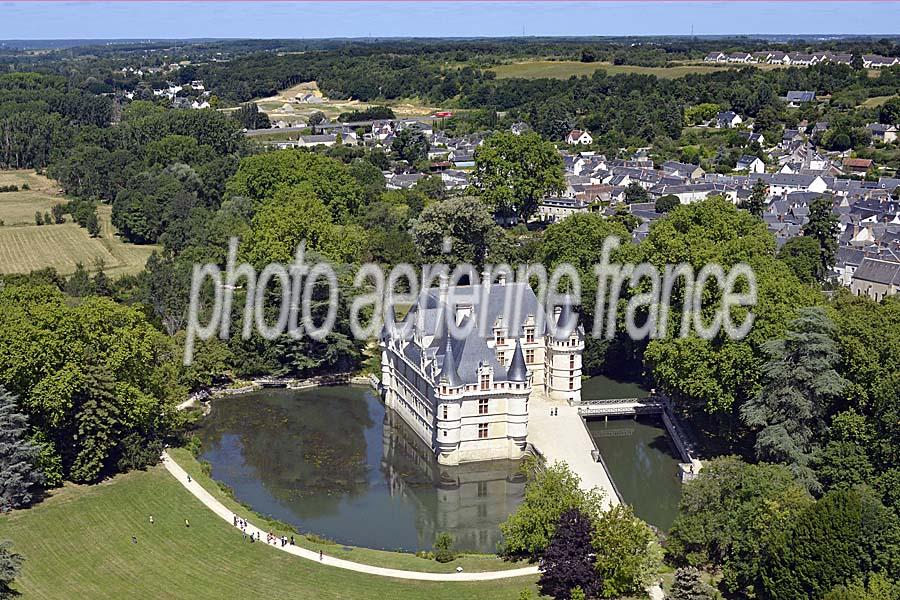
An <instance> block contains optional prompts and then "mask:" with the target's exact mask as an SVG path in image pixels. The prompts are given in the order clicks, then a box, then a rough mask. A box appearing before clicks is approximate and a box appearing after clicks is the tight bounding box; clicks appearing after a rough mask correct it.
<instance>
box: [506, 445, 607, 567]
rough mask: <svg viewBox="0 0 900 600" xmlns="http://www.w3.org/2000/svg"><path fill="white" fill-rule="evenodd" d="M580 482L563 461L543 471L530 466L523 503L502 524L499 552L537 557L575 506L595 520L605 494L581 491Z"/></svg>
mask: <svg viewBox="0 0 900 600" xmlns="http://www.w3.org/2000/svg"><path fill="white" fill-rule="evenodd" d="M526 468H528V466H527V465H526ZM580 481H581V480H580V479H579V477H578V475H576V474H575V473H573V472H572V470H571V469H570V468H569V466H568V465H567V464H566V463H563V462H556V463H553V464H552V465H550V466H548V467H546V468H545V469H544V470H541V471H537V470H536V469H534V468H533V465H531V475H530V479H529V480H528V483H526V484H525V497H524V498H523V499H522V503H521V504H520V505H519V507H518V508H517V509H516V512H514V513H513V514H511V515H510V516H509V517H508V518H507V519H506V521H504V522H503V523H501V525H500V531H501V532H502V533H503V541H502V542H501V543H500V554H502V555H504V556H508V557H517V556H518V557H530V558H538V557H539V556H540V555H541V554H542V553H543V552H544V550H545V549H546V548H547V546H548V545H549V544H550V540H551V539H552V538H553V534H554V533H556V526H557V525H558V524H559V520H560V517H561V516H562V514H563V513H564V512H566V511H567V510H569V509H572V508H576V509H578V510H579V512H580V513H581V514H583V515H587V516H588V517H589V518H591V519H596V516H597V515H598V514H600V511H601V506H602V502H603V495H602V493H601V492H600V491H598V490H596V489H595V490H591V491H589V492H586V491H584V490H582V489H581V488H580V486H579V484H580Z"/></svg>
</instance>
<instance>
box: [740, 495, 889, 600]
mask: <svg viewBox="0 0 900 600" xmlns="http://www.w3.org/2000/svg"><path fill="white" fill-rule="evenodd" d="M762 545H763V547H764V548H765V554H764V557H763V562H762V567H761V577H760V582H759V588H758V593H757V597H766V598H822V597H823V596H824V595H825V594H826V593H827V592H829V591H830V590H831V589H832V588H833V587H834V586H836V585H839V584H842V583H845V582H847V581H850V580H852V579H854V578H856V577H858V576H859V575H862V574H866V573H877V572H882V571H883V572H885V573H898V572H900V518H898V516H897V514H896V513H894V512H893V511H892V510H890V509H888V508H885V506H884V505H882V504H881V502H879V501H878V499H877V498H876V497H875V495H874V494H873V492H872V491H871V490H870V489H868V488H853V489H850V490H841V491H835V492H829V493H828V494H826V495H825V496H824V497H823V498H822V499H821V500H819V501H818V502H815V503H814V504H811V505H810V506H809V507H807V508H806V509H804V510H803V511H802V512H801V513H799V514H798V515H797V517H796V518H794V519H793V520H792V521H790V522H789V523H788V525H787V527H785V528H784V529H783V530H781V531H778V532H777V533H776V534H775V535H773V537H772V538H771V539H770V540H766V541H764V542H763V544H762Z"/></svg>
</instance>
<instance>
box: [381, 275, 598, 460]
mask: <svg viewBox="0 0 900 600" xmlns="http://www.w3.org/2000/svg"><path fill="white" fill-rule="evenodd" d="M551 319H552V320H553V321H552V323H551V322H549V321H550V320H551ZM451 320H452V323H453V325H455V326H456V327H458V328H462V329H467V333H466V334H465V335H463V336H456V335H452V334H451V330H452V326H450V322H451ZM576 323H577V315H575V314H574V313H573V312H571V310H569V309H568V307H567V306H564V307H561V308H557V309H555V310H554V311H553V312H552V313H551V315H549V317H548V316H546V313H545V311H544V308H543V307H541V306H540V304H539V302H538V300H537V298H536V297H535V295H534V293H533V292H532V290H531V288H530V287H528V286H527V285H525V284H521V283H511V284H509V285H506V284H505V283H499V284H494V285H474V286H456V287H454V288H453V289H452V292H451V290H450V289H448V288H447V287H446V286H443V285H442V286H441V287H439V288H432V289H430V290H427V291H425V292H423V293H422V294H421V295H420V298H419V302H418V303H416V304H415V305H414V306H413V308H412V309H411V310H410V312H409V314H408V315H407V317H406V318H405V319H404V320H403V322H402V323H400V324H395V325H393V326H391V327H386V328H385V330H384V331H383V333H382V338H381V349H382V377H381V381H382V393H383V394H384V400H385V404H386V405H387V406H388V407H389V408H391V409H393V410H395V411H396V412H397V413H398V414H399V415H400V416H401V418H403V420H404V421H405V422H406V423H407V424H408V425H409V426H410V427H411V428H412V430H413V431H415V432H416V434H417V435H418V436H419V437H420V438H421V439H422V440H423V441H425V442H426V443H428V444H429V445H430V447H431V448H432V450H433V451H434V453H435V455H436V456H437V459H438V462H440V463H441V464H445V465H455V464H460V463H465V462H475V461H482V460H497V459H513V460H515V459H518V458H520V457H521V456H522V454H523V452H524V450H525V443H526V439H527V436H528V400H529V397H530V396H531V395H532V394H533V393H539V394H546V395H548V396H549V397H551V398H553V399H560V400H569V401H572V402H578V401H580V399H581V354H582V351H583V349H584V331H583V329H582V328H581V327H579V326H577V325H575V324H576Z"/></svg>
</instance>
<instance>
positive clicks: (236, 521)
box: [231, 515, 322, 559]
mask: <svg viewBox="0 0 900 600" xmlns="http://www.w3.org/2000/svg"><path fill="white" fill-rule="evenodd" d="M231 522H232V524H233V525H234V526H235V527H237V528H238V529H240V530H241V535H242V537H243V539H244V540H246V539H247V520H246V519H242V518H240V517H239V516H237V515H233V516H232V519H231ZM260 535H261V534H260V532H259V531H258V530H257V532H256V534H255V535H254V534H253V532H250V541H251V542H257V541H259V540H260ZM266 543H267V544H278V543H281V547H282V548H284V547H285V546H293V545H294V536H291V537H290V538H288V536H286V535H283V536H281V537H278V536H277V535H275V534H274V533H272V532H271V531H270V532H268V533H266ZM320 554H321V553H320ZM319 558H320V559H321V558H322V557H321V556H319Z"/></svg>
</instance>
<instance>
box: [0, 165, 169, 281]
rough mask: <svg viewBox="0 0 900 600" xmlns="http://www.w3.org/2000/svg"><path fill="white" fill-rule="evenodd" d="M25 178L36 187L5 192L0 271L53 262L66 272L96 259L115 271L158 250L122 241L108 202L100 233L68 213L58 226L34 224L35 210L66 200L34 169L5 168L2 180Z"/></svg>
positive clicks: (140, 263) (101, 210) (131, 269)
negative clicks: (71, 217) (70, 216)
mask: <svg viewBox="0 0 900 600" xmlns="http://www.w3.org/2000/svg"><path fill="white" fill-rule="evenodd" d="M24 183H27V184H28V185H29V186H30V187H31V189H30V190H25V191H18V192H3V193H0V220H2V221H3V226H2V227H0V274H3V273H28V272H29V271H34V270H37V269H43V268H45V267H53V268H55V269H56V270H57V271H59V272H60V273H61V274H63V275H67V274H69V273H72V272H73V271H74V270H75V265H76V264H77V263H79V262H80V263H81V264H83V265H84V266H85V268H86V269H88V270H93V269H94V266H95V264H96V261H97V260H101V261H103V264H104V269H105V271H106V272H107V274H108V275H110V276H116V275H123V274H129V273H136V272H138V271H140V270H141V269H143V268H144V264H145V263H146V262H147V258H148V257H149V256H150V253H151V252H153V250H154V249H156V247H155V246H136V245H134V244H128V243H125V242H123V241H122V240H121V239H120V238H119V236H118V235H117V234H116V230H115V228H114V227H113V226H112V222H111V218H112V207H110V206H108V205H101V206H99V207H98V208H97V217H98V218H99V220H100V235H99V236H98V237H96V238H92V237H91V236H90V235H88V233H87V230H85V229H84V228H82V227H79V226H78V225H76V224H75V223H73V222H71V220H70V218H68V217H67V219H68V220H67V222H66V223H62V224H59V225H55V224H54V225H40V226H38V225H35V224H34V213H35V211H40V212H41V213H45V212H48V211H49V210H50V208H51V207H52V206H53V205H54V204H59V203H64V202H66V199H65V198H64V197H63V196H62V195H61V194H60V193H59V190H58V188H57V187H56V186H55V184H54V183H53V182H52V181H51V180H49V179H47V178H46V177H43V176H41V175H37V174H35V173H34V171H0V185H10V184H13V185H18V186H20V187H21V186H22V184H24Z"/></svg>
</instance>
